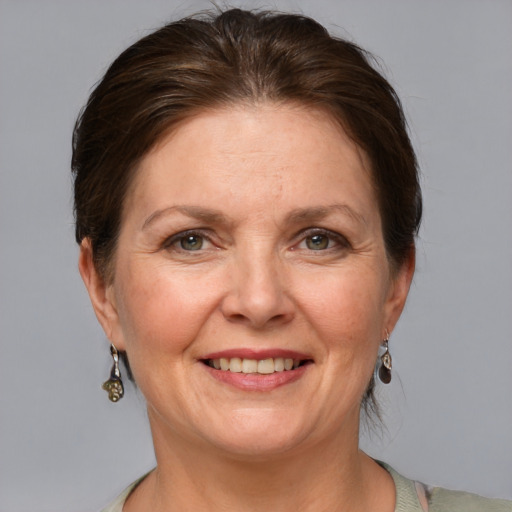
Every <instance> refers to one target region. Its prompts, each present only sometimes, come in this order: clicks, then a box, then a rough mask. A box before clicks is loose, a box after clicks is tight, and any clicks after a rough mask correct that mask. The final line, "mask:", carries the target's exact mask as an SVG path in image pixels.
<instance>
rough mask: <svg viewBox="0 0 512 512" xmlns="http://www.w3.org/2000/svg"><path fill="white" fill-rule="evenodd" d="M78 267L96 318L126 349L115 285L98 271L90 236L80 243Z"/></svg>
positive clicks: (116, 344) (115, 341) (119, 347)
mask: <svg viewBox="0 0 512 512" xmlns="http://www.w3.org/2000/svg"><path fill="white" fill-rule="evenodd" d="M78 269H79V271H80V275H81V276H82V280H83V282H84V284H85V287H86V288H87V291H88V292H89V298H90V299H91V303H92V307H93V309H94V312H95V313H96V318H97V319H98V321H99V323H100V324H101V326H102V327H103V330H104V331H105V335H106V336H107V338H108V339H109V340H110V341H111V342H112V343H114V345H115V346H116V348H117V349H119V350H125V347H124V341H123V338H122V336H121V335H120V329H119V315H118V312H117V307H116V302H115V295H114V289H113V285H112V284H107V283H106V282H105V279H104V278H103V276H101V275H100V274H99V273H98V271H97V269H96V267H95V265H94V261H93V252H92V246H91V242H90V240H89V239H88V238H84V239H83V240H82V243H81V244H80V255H79V258H78Z"/></svg>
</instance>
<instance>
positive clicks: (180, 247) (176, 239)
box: [164, 231, 212, 253]
mask: <svg viewBox="0 0 512 512" xmlns="http://www.w3.org/2000/svg"><path fill="white" fill-rule="evenodd" d="M211 248H212V242H211V241H210V238H209V237H208V236H206V235H204V234H202V233H201V232H197V231H181V232H180V233H176V234H175V235H173V236H171V237H170V238H168V239H167V240H166V241H165V243H164V249H166V250H168V251H173V252H178V253H179V252H196V251H205V250H207V249H211Z"/></svg>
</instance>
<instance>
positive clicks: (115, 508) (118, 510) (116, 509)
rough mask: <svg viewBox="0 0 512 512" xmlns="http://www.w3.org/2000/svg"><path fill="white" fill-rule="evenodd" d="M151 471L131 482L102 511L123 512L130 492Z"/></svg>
mask: <svg viewBox="0 0 512 512" xmlns="http://www.w3.org/2000/svg"><path fill="white" fill-rule="evenodd" d="M148 474H149V473H147V474H145V475H143V476H141V477H140V478H137V480H135V482H133V483H131V484H130V485H129V486H128V487H127V488H126V489H125V490H124V491H123V492H122V493H121V494H120V495H119V496H118V497H117V498H116V499H115V500H114V501H112V502H111V503H109V504H108V505H107V506H106V507H105V508H103V509H101V512H123V505H124V503H125V501H126V500H127V499H128V496H130V493H131V492H132V491H133V490H134V489H135V487H137V485H139V484H140V483H141V482H142V480H144V478H146V476H147V475H148Z"/></svg>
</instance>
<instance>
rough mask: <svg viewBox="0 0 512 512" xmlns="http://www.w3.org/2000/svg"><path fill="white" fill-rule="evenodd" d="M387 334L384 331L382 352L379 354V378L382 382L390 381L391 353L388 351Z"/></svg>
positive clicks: (387, 382)
mask: <svg viewBox="0 0 512 512" xmlns="http://www.w3.org/2000/svg"><path fill="white" fill-rule="evenodd" d="M388 342H389V334H388V332H387V331H386V339H385V340H384V341H383V342H382V346H383V347H384V354H382V355H381V356H380V368H379V379H380V381H381V382H382V383H383V384H389V383H390V382H391V368H392V366H393V365H392V361H391V354H390V353H389V347H388Z"/></svg>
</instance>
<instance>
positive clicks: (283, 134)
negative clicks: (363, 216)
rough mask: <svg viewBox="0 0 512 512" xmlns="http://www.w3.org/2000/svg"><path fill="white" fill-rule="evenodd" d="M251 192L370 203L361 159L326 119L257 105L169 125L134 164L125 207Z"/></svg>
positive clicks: (294, 108)
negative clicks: (348, 197)
mask: <svg viewBox="0 0 512 512" xmlns="http://www.w3.org/2000/svg"><path fill="white" fill-rule="evenodd" d="M259 191H260V192H263V193H264V196H265V197H264V198H262V199H269V198H272V199H273V200H274V201H282V200H284V199H289V198H290V196H291V197H293V196H295V197H296V199H297V201H303V202H304V201H306V202H314V201H315V197H314V196H315V194H317V195H319V194H320V195H322V197H321V198H320V197H317V199H321V200H322V201H324V202H326V203H333V202H336V200H337V199H338V198H337V197H336V196H337V195H339V193H341V192H344V194H345V195H352V196H353V200H354V201H357V200H358V198H359V197H360V196H364V197H362V198H363V199H366V200H367V202H368V200H369V201H370V202H372V204H373V203H374V202H375V201H374V199H375V197H374V196H373V187H372V180H371V174H370V164H369V160H368V158H367V156H366V154H365V153H364V151H363V150H362V149H361V148H359V147H358V146H357V145H356V144H355V143H354V142H353V141H352V139H351V138H350V137H349V136H348V135H347V134H346V132H345V131H344V130H343V129H342V127H341V126H340V124H339V123H338V122H337V121H336V120H335V119H334V118H333V117H331V116H329V115H328V114H326V113H325V112H323V111H321V110H313V109H310V108H307V107H304V106H302V105H294V104H285V105H276V104H264V105H258V106H254V105H251V106H236V107H231V108H226V109H219V110H212V111H207V112H201V113H199V114H196V115H194V116H191V117H189V118H188V119H186V120H185V121H183V122H181V123H180V124H179V125H177V126H175V127H174V129H173V130H172V131H171V132H169V133H167V134H166V135H165V136H164V137H162V139H161V140H160V141H159V142H158V143H157V144H155V146H154V147H153V149H152V150H151V151H150V152H149V153H148V154H147V155H146V156H145V157H144V158H143V160H142V161H141V163H140V165H139V168H138V169H137V172H136V175H135V178H134V181H133V183H132V186H131V189H130V192H129V195H128V198H127V204H126V206H127V209H128V210H129V209H130V208H129V206H128V205H129V203H131V205H132V206H133V203H134V202H138V203H141V202H142V203H152V204H146V205H145V206H146V207H147V208H150V207H157V206H158V207H159V206H163V205H155V204H154V203H155V201H156V202H160V201H166V200H167V201H171V202H172V201H177V200H179V199H183V200H185V199H186V198H189V197H190V196H193V197H192V198H193V199H194V201H196V202H200V203H201V204H203V205H206V204H207V203H212V202H215V203H216V204H215V205H212V206H217V205H218V202H219V200H221V201H222V200H223V199H225V200H226V202H225V204H226V205H227V204H232V203H233V200H234V199H236V198H237V197H238V198H239V199H240V201H242V202H244V201H245V202H246V201H247V199H249V198H251V199H252V198H253V196H254V195H255V193H258V192H259ZM234 192H236V194H235V196H236V197H233V193H234ZM368 196H371V197H368ZM264 203H265V202H264V201H263V203H262V207H263V209H265V208H266V207H267V206H268V205H267V206H265V204H264ZM313 206H318V205H313Z"/></svg>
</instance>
